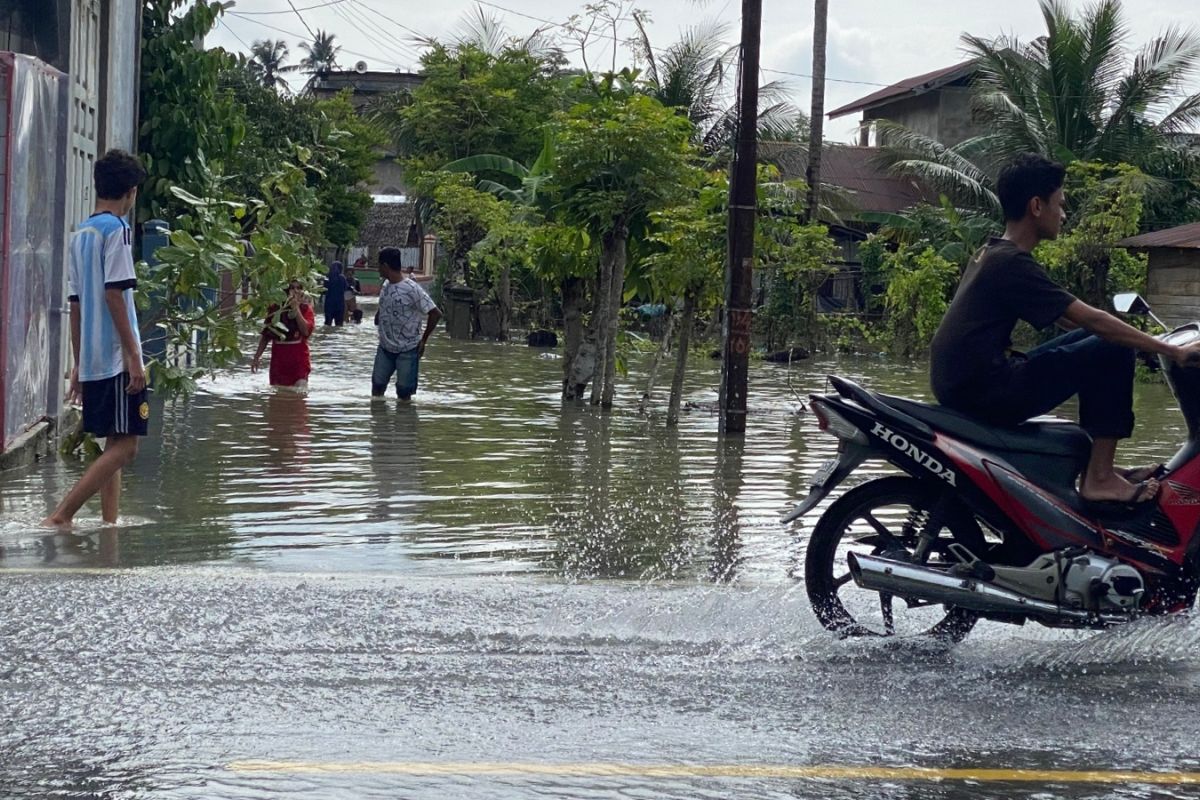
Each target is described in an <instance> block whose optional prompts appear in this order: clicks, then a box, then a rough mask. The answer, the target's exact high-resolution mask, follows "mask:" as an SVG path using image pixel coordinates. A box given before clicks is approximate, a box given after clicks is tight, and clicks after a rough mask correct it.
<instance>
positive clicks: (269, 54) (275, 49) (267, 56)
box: [250, 39, 298, 91]
mask: <svg viewBox="0 0 1200 800" xmlns="http://www.w3.org/2000/svg"><path fill="white" fill-rule="evenodd" d="M250 53H251V55H252V58H251V59H250V69H251V70H253V71H254V74H255V75H257V76H258V78H259V80H261V81H262V84H263V86H266V87H267V88H268V89H282V90H284V91H287V88H288V84H287V81H286V80H285V79H284V78H283V73H285V72H293V71H295V70H296V69H298V67H296V66H295V65H293V66H285V65H284V63H283V62H284V61H285V60H286V59H287V57H288V46H287V43H286V42H284V41H283V40H282V39H276V40H274V41H272V40H270V39H259V40H258V41H256V42H255V43H254V44H253V46H251V48H250Z"/></svg>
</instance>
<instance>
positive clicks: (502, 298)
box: [496, 264, 512, 342]
mask: <svg viewBox="0 0 1200 800" xmlns="http://www.w3.org/2000/svg"><path fill="white" fill-rule="evenodd" d="M496 299H497V305H498V306H500V309H499V311H500V341H502V342H507V341H508V338H509V337H508V326H509V321H510V320H511V319H512V267H511V266H509V265H508V264H505V265H504V269H503V270H501V271H500V285H499V286H498V287H496Z"/></svg>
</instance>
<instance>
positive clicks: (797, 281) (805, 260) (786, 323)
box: [754, 167, 837, 349]
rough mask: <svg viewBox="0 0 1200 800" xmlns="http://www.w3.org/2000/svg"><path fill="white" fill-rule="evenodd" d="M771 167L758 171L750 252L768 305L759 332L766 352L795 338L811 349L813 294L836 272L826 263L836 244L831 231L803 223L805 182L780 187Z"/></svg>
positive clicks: (814, 340)
mask: <svg viewBox="0 0 1200 800" xmlns="http://www.w3.org/2000/svg"><path fill="white" fill-rule="evenodd" d="M775 177H776V173H775V171H774V168H773V167H763V168H761V169H760V171H759V192H758V208H759V214H758V225H757V230H756V233H755V243H754V250H755V256H756V259H757V261H758V269H759V270H760V272H761V274H762V278H761V280H762V281H763V283H764V284H765V285H766V302H765V304H764V306H763V308H762V310H761V312H760V314H759V315H758V316H759V321H758V327H759V329H760V331H761V332H762V333H763V334H764V336H765V339H766V345H767V348H768V349H776V348H778V347H782V346H785V345H788V344H789V343H791V341H792V340H793V339H795V338H797V337H799V338H800V339H802V340H803V341H804V342H805V343H806V344H808V346H809V347H810V348H816V347H818V346H819V345H820V344H822V341H821V340H822V338H823V334H822V326H821V321H820V317H819V313H818V312H819V308H818V301H817V292H818V290H819V289H820V288H821V286H822V285H823V284H824V283H825V282H826V281H827V280H829V276H830V275H832V274H834V273H835V272H836V271H837V267H835V266H833V265H831V264H830V263H829V262H830V261H831V260H832V258H833V254H834V250H835V247H836V246H835V245H834V242H833V240H832V239H831V238H829V229H828V228H827V227H825V226H824V225H821V224H818V223H810V224H804V223H803V222H802V221H801V220H802V219H803V211H804V197H805V193H806V186H805V184H804V182H803V181H789V182H786V183H781V182H778V181H776V180H774V178H775Z"/></svg>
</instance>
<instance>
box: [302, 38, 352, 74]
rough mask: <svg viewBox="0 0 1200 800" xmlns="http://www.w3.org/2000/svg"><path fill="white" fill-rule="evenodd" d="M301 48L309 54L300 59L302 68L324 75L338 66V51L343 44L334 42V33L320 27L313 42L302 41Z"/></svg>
mask: <svg viewBox="0 0 1200 800" xmlns="http://www.w3.org/2000/svg"><path fill="white" fill-rule="evenodd" d="M300 49H301V50H303V51H304V52H305V53H307V54H308V55H306V56H304V58H302V59H300V69H302V70H303V71H304V72H307V73H310V74H317V75H323V74H325V73H327V72H330V71H332V70H335V69H337V68H338V63H337V57H338V53H340V52H342V47H341V45H338V44H335V43H334V35H333V34H332V33H326V32H325V31H323V30H320V29H318V30H317V33H316V35H315V36H314V37H313V40H312V41H311V42H301V43H300Z"/></svg>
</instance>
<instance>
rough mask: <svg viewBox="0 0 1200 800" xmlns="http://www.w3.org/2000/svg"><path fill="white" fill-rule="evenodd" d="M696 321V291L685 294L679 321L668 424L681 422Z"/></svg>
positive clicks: (668, 407) (668, 408)
mask: <svg viewBox="0 0 1200 800" xmlns="http://www.w3.org/2000/svg"><path fill="white" fill-rule="evenodd" d="M695 321H696V293H695V292H694V291H690V290H689V291H688V292H687V293H686V294H684V296H683V319H681V320H680V321H679V345H678V348H677V350H678V352H677V353H676V354H675V377H673V378H672V379H671V402H670V405H668V406H667V425H676V424H678V423H679V406H680V405H681V404H682V403H683V374H684V372H686V371H687V357H688V347H689V345H691V343H692V326H693V325H694V324H695Z"/></svg>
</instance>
